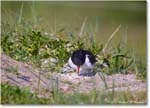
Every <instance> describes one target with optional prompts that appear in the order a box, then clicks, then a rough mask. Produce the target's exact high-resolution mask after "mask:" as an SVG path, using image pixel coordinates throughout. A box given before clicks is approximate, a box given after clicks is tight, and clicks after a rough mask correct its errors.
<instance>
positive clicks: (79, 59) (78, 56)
mask: <svg viewBox="0 0 150 108" xmlns="http://www.w3.org/2000/svg"><path fill="white" fill-rule="evenodd" d="M86 55H87V56H88V58H89V60H90V62H91V63H92V64H94V63H95V62H96V59H95V56H94V55H93V54H92V53H91V52H90V51H87V50H77V51H74V52H73V54H72V55H71V60H72V62H73V63H74V64H75V65H77V66H81V65H83V64H84V62H85V58H86Z"/></svg>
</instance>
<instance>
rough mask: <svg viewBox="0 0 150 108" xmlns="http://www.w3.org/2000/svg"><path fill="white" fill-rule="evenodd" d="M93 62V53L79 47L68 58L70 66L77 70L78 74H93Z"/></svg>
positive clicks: (94, 58) (94, 60)
mask: <svg viewBox="0 0 150 108" xmlns="http://www.w3.org/2000/svg"><path fill="white" fill-rule="evenodd" d="M95 62H96V57H95V55H93V54H92V53H91V52H90V51H87V50H81V49H80V50H76V51H74V52H73V53H72V55H71V57H70V58H69V60H68V64H69V65H70V67H72V68H73V69H75V70H77V72H78V75H79V76H91V75H93V67H94V63H95Z"/></svg>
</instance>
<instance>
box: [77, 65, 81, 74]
mask: <svg viewBox="0 0 150 108" xmlns="http://www.w3.org/2000/svg"><path fill="white" fill-rule="evenodd" d="M79 69H80V66H77V72H78V74H79Z"/></svg>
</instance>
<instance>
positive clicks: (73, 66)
mask: <svg viewBox="0 0 150 108" xmlns="http://www.w3.org/2000/svg"><path fill="white" fill-rule="evenodd" d="M68 64H69V65H70V67H72V68H73V69H77V66H76V65H75V64H74V63H73V62H72V60H71V57H70V58H69V60H68Z"/></svg>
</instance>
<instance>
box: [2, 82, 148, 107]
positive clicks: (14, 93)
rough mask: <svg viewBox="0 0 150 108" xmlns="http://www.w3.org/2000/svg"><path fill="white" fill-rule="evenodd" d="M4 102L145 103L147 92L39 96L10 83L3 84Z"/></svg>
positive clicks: (95, 92)
mask: <svg viewBox="0 0 150 108" xmlns="http://www.w3.org/2000/svg"><path fill="white" fill-rule="evenodd" d="M1 90H2V93H1V103H2V104H57V105H58V104H59V105H64V104H67V105H82V104H83V105H87V104H88V105H95V104H101V105H102V104H145V103H146V97H145V95H146V92H139V93H137V94H135V95H136V97H135V96H134V95H133V94H131V92H129V91H125V92H116V91H112V92H104V91H92V92H90V93H88V94H82V93H75V94H67V93H61V92H59V93H56V92H53V95H52V96H51V97H49V98H39V97H37V96H36V95H35V94H32V93H30V92H29V89H25V88H24V89H20V88H19V87H16V86H10V85H8V84H2V85H1Z"/></svg>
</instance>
